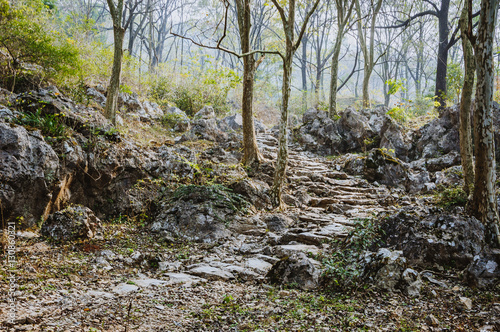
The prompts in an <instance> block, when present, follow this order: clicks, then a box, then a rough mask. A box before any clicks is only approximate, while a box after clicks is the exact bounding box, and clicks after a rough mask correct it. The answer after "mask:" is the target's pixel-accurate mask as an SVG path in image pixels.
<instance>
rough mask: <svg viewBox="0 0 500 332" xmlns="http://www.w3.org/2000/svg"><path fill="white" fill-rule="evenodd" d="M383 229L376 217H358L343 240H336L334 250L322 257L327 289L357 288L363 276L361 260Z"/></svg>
mask: <svg viewBox="0 0 500 332" xmlns="http://www.w3.org/2000/svg"><path fill="white" fill-rule="evenodd" d="M381 232H382V230H381V229H380V226H379V225H378V223H376V219H375V218H366V219H358V220H356V221H355V222H354V228H353V229H352V230H351V231H350V232H349V234H348V235H347V237H346V238H345V239H343V240H334V246H333V248H334V249H333V252H331V253H327V254H324V256H323V257H322V262H323V265H324V266H325V272H324V275H323V277H324V281H325V286H326V288H327V289H329V290H332V291H336V290H340V289H346V288H357V285H358V281H359V279H360V277H361V273H362V272H363V271H362V270H361V267H360V266H359V261H360V259H361V258H362V254H363V252H365V251H366V250H367V249H368V248H369V247H370V246H371V245H372V244H373V242H374V241H375V240H376V239H377V238H378V237H379V236H380V234H381Z"/></svg>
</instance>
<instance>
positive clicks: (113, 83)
mask: <svg viewBox="0 0 500 332" xmlns="http://www.w3.org/2000/svg"><path fill="white" fill-rule="evenodd" d="M108 5H109V7H110V8H109V9H110V12H111V16H112V18H113V37H114V56H113V69H112V71H111V79H110V81H109V86H108V93H107V96H106V107H105V110H104V114H105V116H106V118H108V119H109V120H110V121H111V123H113V125H115V124H116V110H117V109H118V94H119V92H120V76H121V71H122V58H123V39H124V36H125V29H124V28H123V27H122V25H121V15H122V12H123V0H119V1H118V5H117V7H116V8H115V7H114V3H113V1H112V0H108Z"/></svg>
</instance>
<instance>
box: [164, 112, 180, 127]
mask: <svg viewBox="0 0 500 332" xmlns="http://www.w3.org/2000/svg"><path fill="white" fill-rule="evenodd" d="M183 119H184V117H183V116H182V115H180V114H175V113H168V114H165V115H164V116H163V117H162V118H161V119H160V122H161V124H162V125H163V126H165V127H167V128H174V127H175V125H176V124H177V123H178V122H179V121H181V120H183Z"/></svg>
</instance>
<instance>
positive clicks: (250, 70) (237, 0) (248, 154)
mask: <svg viewBox="0 0 500 332" xmlns="http://www.w3.org/2000/svg"><path fill="white" fill-rule="evenodd" d="M222 3H223V5H224V7H225V11H224V18H223V19H222V21H223V22H224V24H223V27H222V36H221V37H220V38H219V39H218V40H217V45H215V46H210V45H204V44H202V43H200V42H197V41H195V40H194V39H192V38H187V37H185V36H182V35H179V34H176V33H173V32H172V34H173V35H174V36H177V37H181V38H183V39H188V40H190V41H191V42H192V43H193V44H195V45H198V46H201V47H204V48H209V49H215V50H220V51H223V52H226V53H229V54H232V55H234V56H236V57H238V58H243V96H242V110H241V114H242V119H243V160H242V163H243V164H244V165H247V166H250V165H253V164H259V163H260V162H261V161H262V160H263V158H262V155H261V154H260V152H259V149H258V147H257V139H256V135H255V127H254V118H253V95H254V81H255V71H256V69H257V67H258V65H259V63H260V61H262V59H263V55H264V54H278V52H277V51H265V50H253V49H252V42H253V44H254V45H259V43H258V41H259V40H260V37H259V36H257V34H258V32H257V30H255V29H252V17H253V18H254V19H255V18H258V19H259V20H261V21H262V20H264V19H265V16H267V14H265V13H264V12H263V11H261V12H260V14H259V13H255V12H253V11H252V7H251V3H252V1H251V0H234V4H235V8H236V10H235V14H236V16H237V22H238V34H239V41H240V47H241V52H242V53H237V52H235V51H234V50H231V49H228V48H226V47H224V46H223V44H222V43H223V41H224V39H225V38H226V36H227V29H228V14H229V6H230V2H229V0H224V1H223V2H222ZM259 29H261V27H259ZM258 54H260V59H256V56H257V55H258Z"/></svg>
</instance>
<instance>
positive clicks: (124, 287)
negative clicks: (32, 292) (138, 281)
mask: <svg viewBox="0 0 500 332" xmlns="http://www.w3.org/2000/svg"><path fill="white" fill-rule="evenodd" d="M138 290H139V287H137V286H136V285H130V284H125V283H121V284H118V285H117V286H116V287H115V288H113V290H112V292H113V293H115V294H118V295H127V294H128V293H132V292H135V291H138Z"/></svg>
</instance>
